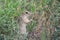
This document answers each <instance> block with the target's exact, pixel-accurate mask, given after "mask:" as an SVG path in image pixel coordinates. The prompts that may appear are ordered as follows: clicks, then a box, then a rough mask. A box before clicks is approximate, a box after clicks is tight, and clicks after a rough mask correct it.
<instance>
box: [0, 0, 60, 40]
mask: <svg viewBox="0 0 60 40" xmlns="http://www.w3.org/2000/svg"><path fill="white" fill-rule="evenodd" d="M25 10H27V11H29V12H31V13H32V14H34V15H33V21H32V22H31V23H30V24H28V25H27V31H28V32H32V30H33V29H34V28H35V26H36V29H39V28H40V29H39V30H38V32H39V33H40V40H60V0H0V40H16V39H15V38H17V39H18V38H19V33H18V32H19V30H18V28H19V27H18V24H17V23H16V20H17V17H18V16H19V15H20V14H21V13H22V12H24V11H25ZM36 29H35V30H36Z"/></svg>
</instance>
